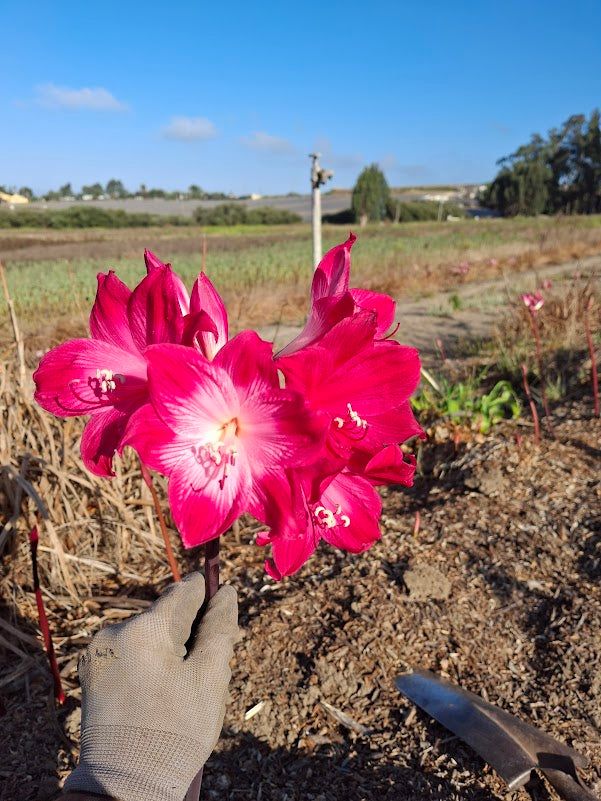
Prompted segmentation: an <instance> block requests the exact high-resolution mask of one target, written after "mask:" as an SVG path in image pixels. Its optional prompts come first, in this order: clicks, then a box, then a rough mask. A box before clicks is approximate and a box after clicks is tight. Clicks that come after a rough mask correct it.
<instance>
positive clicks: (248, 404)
mask: <svg viewBox="0 0 601 801" xmlns="http://www.w3.org/2000/svg"><path fill="white" fill-rule="evenodd" d="M147 358H148V365H149V367H148V381H149V392H150V401H151V402H150V403H147V404H145V405H144V406H142V407H141V408H140V409H138V411H137V412H136V413H135V414H134V415H133V416H132V417H131V420H130V422H129V425H128V428H127V432H126V435H125V437H124V444H126V445H131V446H132V447H134V448H135V449H136V450H137V451H138V453H139V454H140V457H141V459H142V460H143V462H144V463H145V464H146V465H147V466H148V467H150V468H152V469H154V470H158V471H159V472H161V473H164V474H165V475H166V476H168V477H169V503H170V507H171V512H172V514H173V519H174V520H175V523H176V525H177V527H178V529H179V530H180V533H181V535H182V540H183V542H184V545H185V546H186V547H192V546H194V545H199V544H201V543H203V542H207V541H208V540H210V539H213V538H214V537H217V536H219V534H222V533H223V532H224V531H226V530H227V529H228V528H229V527H230V526H231V525H232V523H233V522H234V520H236V518H238V517H239V516H240V515H241V514H242V513H243V512H245V511H251V512H252V513H253V514H255V516H257V515H260V516H261V517H263V516H265V515H264V513H262V511H261V510H263V512H264V510H265V508H266V507H267V506H269V505H278V504H279V503H280V502H281V498H280V497H279V496H280V493H279V492H278V490H279V487H280V485H281V484H285V483H286V481H287V479H286V475H285V468H288V467H296V466H300V465H304V464H308V463H310V462H312V461H314V460H315V458H316V457H317V455H318V454H319V452H320V450H321V447H322V444H323V439H324V435H325V422H324V421H323V420H322V419H321V418H320V417H319V415H316V414H315V413H313V412H311V411H310V410H309V409H308V408H307V405H306V403H305V401H304V399H303V397H302V396H301V395H300V394H298V393H297V392H293V391H291V390H289V389H281V388H280V384H279V377H278V373H277V368H276V366H275V363H274V361H273V357H272V346H271V344H270V343H267V342H263V341H262V340H261V339H259V337H258V336H257V334H255V333H254V332H253V331H244V332H242V333H241V334H238V336H236V337H234V339H232V340H230V341H229V342H228V343H227V344H226V345H224V346H223V348H221V350H219V351H218V353H217V354H216V356H215V358H214V360H213V361H212V362H209V361H208V360H207V359H206V358H205V357H204V356H203V355H202V354H200V353H198V352H196V351H193V350H187V349H185V348H183V347H182V346H179V345H156V346H154V347H151V348H149V349H148V351H147ZM282 496H283V497H285V492H284V493H283V494H282ZM287 512H288V515H290V516H291V515H292V514H293V512H292V509H288V510H287Z"/></svg>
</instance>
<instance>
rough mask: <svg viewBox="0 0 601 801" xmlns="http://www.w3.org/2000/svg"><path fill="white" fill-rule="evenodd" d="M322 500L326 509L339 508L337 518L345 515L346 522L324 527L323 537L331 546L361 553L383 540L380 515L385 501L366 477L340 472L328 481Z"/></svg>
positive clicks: (322, 530)
mask: <svg viewBox="0 0 601 801" xmlns="http://www.w3.org/2000/svg"><path fill="white" fill-rule="evenodd" d="M321 503H322V505H323V506H324V507H325V508H326V509H330V510H332V511H334V510H339V511H336V513H335V515H334V517H335V518H336V520H340V519H341V518H345V520H344V523H346V525H344V523H343V524H339V525H334V526H332V527H331V528H328V527H327V526H326V527H323V528H320V531H321V536H322V537H323V538H324V540H326V541H327V542H329V543H330V544H331V545H334V546H335V547H336V548H342V549H343V550H345V551H350V552H351V553H361V552H363V551H365V550H367V549H368V548H369V547H370V546H371V545H373V543H374V542H376V540H378V539H380V537H381V534H380V529H379V528H378V518H379V517H380V512H381V511H382V502H381V500H380V496H379V495H378V493H377V492H376V491H375V490H374V488H373V487H372V486H371V484H370V483H369V482H368V481H366V480H365V479H364V478H361V477H360V476H355V475H351V474H349V473H339V474H338V475H337V476H336V477H335V478H334V480H333V481H331V482H330V483H329V484H328V487H327V489H326V490H325V491H324V493H323V495H322V499H321Z"/></svg>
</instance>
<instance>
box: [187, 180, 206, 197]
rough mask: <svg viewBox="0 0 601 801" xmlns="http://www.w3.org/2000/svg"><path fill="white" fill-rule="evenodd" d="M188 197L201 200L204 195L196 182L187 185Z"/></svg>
mask: <svg viewBox="0 0 601 801" xmlns="http://www.w3.org/2000/svg"><path fill="white" fill-rule="evenodd" d="M188 197H189V198H190V200H203V199H204V197H205V192H204V191H203V190H202V189H201V188H200V186H197V184H190V186H189V187H188Z"/></svg>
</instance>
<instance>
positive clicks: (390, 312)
mask: <svg viewBox="0 0 601 801" xmlns="http://www.w3.org/2000/svg"><path fill="white" fill-rule="evenodd" d="M356 239H357V237H356V236H355V235H354V234H351V235H350V236H349V238H348V239H347V241H346V242H344V243H343V244H342V245H337V246H336V247H335V248H332V250H330V251H328V252H327V253H326V255H325V256H324V257H323V259H322V260H321V261H320V263H319V265H318V266H317V269H316V270H315V273H314V275H313V282H312V284H311V310H310V313H309V318H308V320H307V323H306V325H305V327H304V328H303V330H302V331H301V332H300V334H299V335H298V336H297V337H295V339H293V340H292V342H290V343H289V344H288V345H286V347H284V348H282V350H281V351H280V352H279V353H278V354H277V355H278V358H279V357H281V356H289V355H290V354H292V353H296V352H297V351H298V350H300V349H301V348H306V347H309V346H311V345H315V344H318V343H319V341H320V340H321V338H322V337H323V336H324V335H325V334H326V333H327V332H328V331H329V330H330V329H331V328H332V327H333V326H334V325H336V323H339V322H340V321H341V320H343V319H345V318H346V317H352V316H353V315H354V314H357V313H358V312H360V311H361V310H364V309H367V310H370V311H373V312H374V314H375V319H376V334H375V336H377V337H383V336H384V334H385V333H386V331H388V329H389V328H390V326H391V325H392V322H393V320H394V310H395V302H394V301H393V299H392V298H391V297H390V296H389V295H383V294H382V293H380V292H372V291H370V290H368V289H350V290H349V281H350V270H351V248H352V246H353V244H354V243H355V240H356Z"/></svg>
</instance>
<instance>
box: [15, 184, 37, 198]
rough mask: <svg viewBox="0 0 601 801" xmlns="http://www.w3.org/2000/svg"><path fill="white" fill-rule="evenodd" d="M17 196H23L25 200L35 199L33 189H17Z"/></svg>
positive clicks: (25, 187)
mask: <svg viewBox="0 0 601 801" xmlns="http://www.w3.org/2000/svg"><path fill="white" fill-rule="evenodd" d="M18 194H19V195H23V197H26V198H27V200H34V199H35V195H34V193H33V189H30V188H29V187H28V186H22V187H21V188H20V189H19V192H18Z"/></svg>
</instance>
